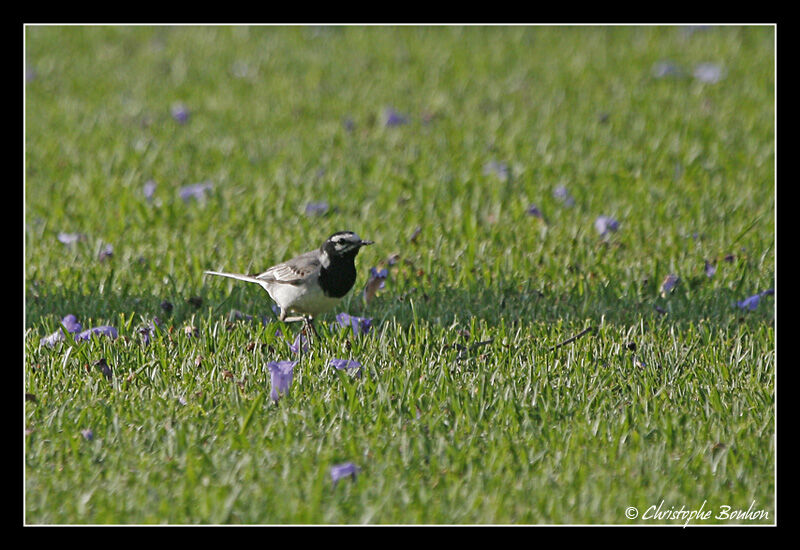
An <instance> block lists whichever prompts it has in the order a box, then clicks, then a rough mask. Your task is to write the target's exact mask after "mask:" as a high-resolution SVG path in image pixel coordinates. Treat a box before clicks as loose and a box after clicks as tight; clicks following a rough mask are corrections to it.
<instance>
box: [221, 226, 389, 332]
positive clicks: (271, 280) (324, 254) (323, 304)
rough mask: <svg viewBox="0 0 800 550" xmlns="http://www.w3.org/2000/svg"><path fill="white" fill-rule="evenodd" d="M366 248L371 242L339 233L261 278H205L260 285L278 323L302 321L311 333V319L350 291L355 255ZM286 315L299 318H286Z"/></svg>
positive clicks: (268, 271)
mask: <svg viewBox="0 0 800 550" xmlns="http://www.w3.org/2000/svg"><path fill="white" fill-rule="evenodd" d="M369 244H373V241H364V240H361V237H359V236H358V235H356V234H355V233H353V232H352V231H339V232H337V233H334V234H333V235H331V236H330V237H328V239H327V240H326V241H325V242H324V243H322V246H321V247H320V248H319V249H318V250H312V251H310V252H306V253H305V254H301V255H300V256H297V257H295V258H292V259H291V260H288V261H286V262H283V263H281V264H278V265H274V266H272V267H270V268H269V269H267V270H266V271H265V272H264V273H262V274H260V275H240V274H238V273H223V272H220V271H206V274H208V275H220V276H222V277H230V278H232V279H238V280H240V281H247V282H249V283H256V284H258V285H261V287H262V288H263V289H264V290H266V291H267V292H268V293H269V295H270V297H271V298H272V299H273V300H274V301H275V303H276V304H278V306H279V307H280V308H281V313H280V315H279V316H278V319H279V320H280V321H283V322H285V323H290V322H293V321H305V322H306V324H307V325H308V326H310V327H311V328H312V330H314V327H313V325H312V324H311V323H312V321H313V318H314V316H315V315H319V314H321V313H325V312H326V311H329V310H330V309H332V308H333V307H334V306H335V305H336V304H337V303H339V300H341V299H342V298H343V297H344V296H345V295H346V294H347V293H348V292H350V289H351V288H353V285H354V284H355V282H356V265H355V259H356V254H358V251H359V250H360V249H361V247H362V246H366V245H369ZM289 313H295V314H299V316H294V317H288V316H287V315H288V314H289ZM315 332H316V331H315Z"/></svg>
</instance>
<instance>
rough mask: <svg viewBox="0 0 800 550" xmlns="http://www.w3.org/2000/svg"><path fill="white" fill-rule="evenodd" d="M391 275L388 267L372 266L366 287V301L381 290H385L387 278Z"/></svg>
mask: <svg viewBox="0 0 800 550" xmlns="http://www.w3.org/2000/svg"><path fill="white" fill-rule="evenodd" d="M388 276H389V270H388V269H381V270H378V269H377V268H374V267H372V268H370V270H369V280H368V281H367V286H366V287H365V288H364V301H365V302H366V303H368V304H369V302H370V301H371V300H372V299H373V298H374V297H375V294H376V293H377V292H378V291H379V290H383V289H384V287H385V286H386V278H387V277H388Z"/></svg>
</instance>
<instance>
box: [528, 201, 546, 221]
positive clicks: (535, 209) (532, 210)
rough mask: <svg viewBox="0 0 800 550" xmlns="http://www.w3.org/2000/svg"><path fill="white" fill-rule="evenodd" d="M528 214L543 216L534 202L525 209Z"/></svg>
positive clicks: (537, 216) (535, 216)
mask: <svg viewBox="0 0 800 550" xmlns="http://www.w3.org/2000/svg"><path fill="white" fill-rule="evenodd" d="M525 212H526V213H527V214H528V215H529V216H533V217H534V218H543V217H544V216H543V215H542V211H541V210H539V207H538V206H536V205H535V204H532V205H530V206H529V207H528V209H527V210H526V211H525Z"/></svg>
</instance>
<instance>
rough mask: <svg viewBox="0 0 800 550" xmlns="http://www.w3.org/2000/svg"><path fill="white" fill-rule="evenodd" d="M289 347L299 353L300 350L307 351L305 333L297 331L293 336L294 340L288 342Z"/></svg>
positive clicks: (307, 345)
mask: <svg viewBox="0 0 800 550" xmlns="http://www.w3.org/2000/svg"><path fill="white" fill-rule="evenodd" d="M289 349H290V350H292V352H293V353H300V351H301V350H302V351H304V352H305V351H308V350H309V349H310V348H309V344H308V338H306V335H305V334H303V333H302V332H301V333H299V334H298V335H297V336H296V337H295V339H294V342H293V343H291V344H289Z"/></svg>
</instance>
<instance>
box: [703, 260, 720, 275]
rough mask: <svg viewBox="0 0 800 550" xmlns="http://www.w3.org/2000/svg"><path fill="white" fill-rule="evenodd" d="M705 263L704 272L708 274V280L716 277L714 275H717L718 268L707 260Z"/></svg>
mask: <svg viewBox="0 0 800 550" xmlns="http://www.w3.org/2000/svg"><path fill="white" fill-rule="evenodd" d="M705 262H706V265H705V267H704V270H705V272H706V277H708V278H709V279H710V278H711V277H713V276H714V273H716V272H717V268H716V267H714V266H713V265H712V264H711V262H709V261H708V260H706V261H705Z"/></svg>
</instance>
